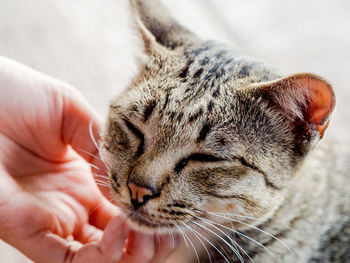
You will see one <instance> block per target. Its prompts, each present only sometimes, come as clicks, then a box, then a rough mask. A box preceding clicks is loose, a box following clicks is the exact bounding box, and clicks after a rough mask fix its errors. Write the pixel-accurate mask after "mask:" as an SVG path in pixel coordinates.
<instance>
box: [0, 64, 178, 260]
mask: <svg viewBox="0 0 350 263" xmlns="http://www.w3.org/2000/svg"><path fill="white" fill-rule="evenodd" d="M0 106H1V107H0V215H1V216H0V237H1V238H2V239H4V240H5V241H6V242H8V243H10V244H12V245H13V246H15V247H16V248H17V249H19V250H20V251H22V252H23V253H25V254H26V255H27V256H29V257H30V258H31V259H34V260H35V261H36V262H74V263H80V262H84V263H85V262H91V261H92V262H115V261H118V262H140V261H143V262H148V261H150V260H152V262H160V261H162V260H163V259H164V258H165V257H166V256H167V255H168V254H169V253H170V251H171V250H172V248H171V247H170V246H169V241H168V240H167V241H165V242H163V244H162V245H161V247H159V252H158V253H157V254H156V255H154V254H153V253H154V251H155V249H156V246H155V245H154V242H153V237H152V236H148V235H142V234H138V235H136V234H135V235H134V236H132V235H131V238H130V237H129V238H128V240H129V241H128V242H127V243H126V244H125V237H126V236H125V235H123V233H124V234H127V231H128V228H127V227H126V225H125V220H122V219H121V218H120V217H116V218H114V220H112V221H111V223H109V224H108V222H109V221H110V220H111V219H112V218H113V217H115V216H116V211H115V207H114V206H113V205H112V204H111V203H109V202H108V201H107V200H106V199H105V198H104V197H103V195H102V194H101V192H100V191H99V189H98V187H97V186H96V184H95V182H94V179H93V176H92V173H91V169H90V167H89V165H88V162H86V160H87V161H89V162H90V161H91V159H92V158H91V155H93V154H96V152H97V149H96V147H95V146H94V144H93V143H92V140H91V137H90V132H89V130H90V129H89V128H90V124H91V131H92V134H94V136H97V135H98V130H99V127H100V125H99V120H98V117H97V116H96V114H94V113H93V111H92V110H91V109H90V107H89V106H88V105H87V103H86V102H85V100H84V98H83V97H82V96H81V95H80V94H78V93H77V92H76V90H75V89H74V88H72V87H69V86H67V85H66V84H63V83H61V82H58V81H56V80H53V79H51V78H49V77H47V76H44V75H42V74H40V73H38V72H35V71H33V70H30V69H28V68H25V67H23V66H21V65H19V64H16V63H14V62H12V61H9V60H7V59H4V58H0ZM83 158H85V160H84V159H83ZM94 165H95V166H94V167H97V168H98V169H101V170H103V169H104V166H103V165H102V164H101V163H96V162H95V163H94ZM107 224H108V226H107ZM103 230H104V231H103ZM91 241H98V242H91ZM87 243H88V244H87ZM84 244H86V245H84ZM124 246H125V249H126V250H125V251H126V252H125V253H123V248H124ZM146 259H147V260H146ZM119 260H120V261H119Z"/></svg>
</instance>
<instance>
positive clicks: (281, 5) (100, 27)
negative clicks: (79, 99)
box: [0, 0, 350, 263]
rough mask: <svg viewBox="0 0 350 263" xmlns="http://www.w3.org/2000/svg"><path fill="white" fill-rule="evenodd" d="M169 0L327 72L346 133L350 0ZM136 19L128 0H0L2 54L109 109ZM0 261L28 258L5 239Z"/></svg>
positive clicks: (273, 57) (227, 33)
mask: <svg viewBox="0 0 350 263" xmlns="http://www.w3.org/2000/svg"><path fill="white" fill-rule="evenodd" d="M163 2H165V4H166V5H167V6H168V7H169V9H170V10H171V12H172V13H173V15H174V16H175V17H177V19H178V20H179V21H181V22H182V24H184V25H186V26H188V27H189V28H190V29H191V30H192V31H194V32H196V33H198V34H199V35H200V36H202V37H203V38H209V39H217V40H220V41H222V42H226V43H229V44H231V45H233V46H237V47H239V48H240V49H241V50H243V51H244V52H245V53H246V54H249V55H250V56H254V57H258V58H261V59H263V60H264V61H266V62H268V63H270V64H271V65H273V66H274V67H275V68H277V69H279V70H280V72H282V73H285V74H290V73H295V72H314V73H317V74H319V75H321V76H323V77H324V78H326V79H328V80H329V81H330V82H331V83H332V84H333V87H334V89H335V93H336V96H337V109H336V112H335V114H334V117H333V122H332V124H331V126H330V128H329V131H328V132H327V136H329V137H334V138H337V139H338V140H344V141H348V139H349V138H350V134H349V133H348V129H349V128H350V106H349V104H350V88H349V84H350V73H348V71H349V70H350V2H349V1H347V0H335V1H327V0H308V1H302V0H298V1H297V0H284V1H279V0H249V1H246V0H176V1H175V0H163ZM130 21H131V20H130V13H129V9H128V1H127V0H99V1H97V0H75V1H71V0H36V1H32V0H1V1H0V55H1V56H6V57H9V58H12V59H14V60H17V61H20V62H22V63H24V64H27V65H29V66H31V67H33V68H35V69H37V70H39V71H42V72H44V73H46V74H49V75H52V76H54V77H56V78H59V79H61V80H63V81H66V82H68V83H70V84H72V85H74V86H75V87H77V88H78V89H80V90H81V91H82V92H83V94H84V95H85V96H86V97H87V99H88V100H89V101H90V103H91V104H92V105H93V106H94V108H95V109H96V110H97V111H98V112H99V113H100V114H101V115H103V116H105V115H106V113H107V110H108V104H109V101H110V100H111V99H112V97H114V96H116V95H117V94H118V93H119V92H120V91H121V90H122V89H123V88H125V86H126V85H127V83H128V81H129V80H130V78H131V76H132V75H133V74H134V73H135V72H136V65H135V56H136V54H137V53H138V52H140V51H141V49H140V40H139V39H138V36H137V34H135V32H134V31H133V30H132V28H131V26H130V25H131V22H130ZM0 114H1V113H0ZM345 143H347V142H345ZM0 216H1V215H0ZM2 262H6V263H17V262H18V263H19V262H21V263H22V262H30V261H28V260H26V259H25V258H24V257H23V256H21V255H20V253H18V252H16V250H15V249H13V248H11V247H9V246H8V245H6V244H3V243H0V263H2Z"/></svg>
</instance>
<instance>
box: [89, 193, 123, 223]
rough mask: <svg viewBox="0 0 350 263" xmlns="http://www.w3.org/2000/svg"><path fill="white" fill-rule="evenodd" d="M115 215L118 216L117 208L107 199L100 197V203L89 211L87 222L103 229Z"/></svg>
mask: <svg viewBox="0 0 350 263" xmlns="http://www.w3.org/2000/svg"><path fill="white" fill-rule="evenodd" d="M116 216H120V212H119V209H118V208H117V207H116V206H115V205H113V204H112V203H110V202H109V201H108V200H107V199H105V198H102V201H101V203H100V204H98V206H97V207H95V208H94V209H93V210H92V211H91V212H90V218H89V223H90V224H91V225H93V226H95V227H97V228H99V229H102V230H103V229H105V227H106V226H107V224H108V223H109V222H110V221H111V219H112V218H114V217H116Z"/></svg>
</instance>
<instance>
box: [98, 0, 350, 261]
mask: <svg viewBox="0 0 350 263" xmlns="http://www.w3.org/2000/svg"><path fill="white" fill-rule="evenodd" d="M131 6H132V17H133V21H134V24H135V25H136V28H137V32H138V34H139V35H140V37H141V38H142V40H143V43H144V56H142V57H141V56H140V61H141V62H140V65H141V66H140V70H139V72H138V74H137V75H136V76H135V77H134V79H133V80H132V81H131V83H130V85H129V87H128V88H127V89H126V90H125V91H124V92H123V93H122V94H121V95H120V96H118V97H117V98H115V99H114V100H113V101H112V103H111V105H110V112H109V115H108V122H107V126H106V129H105V132H104V140H103V154H104V156H105V159H106V163H107V165H108V167H109V169H110V171H109V173H110V184H111V188H112V189H113V190H112V195H113V197H114V199H115V200H116V203H117V204H118V206H119V207H120V208H121V210H122V212H123V214H124V215H125V216H126V217H127V218H128V222H129V223H130V225H131V226H132V227H134V228H136V229H138V230H140V231H146V232H151V233H164V232H171V231H172V232H176V233H178V234H179V236H180V237H181V235H182V237H183V240H182V244H181V245H180V247H179V248H178V250H177V251H175V253H174V255H173V256H172V257H171V258H170V259H169V260H168V262H197V261H198V262H203V263H204V262H256V263H260V262H264V263H265V262H285V263H289V262H291V263H295V262H300V263H302V262H310V263H311V262H350V220H349V215H350V202H349V201H350V198H349V197H350V186H349V176H348V175H349V168H350V167H349V166H348V165H347V160H348V158H349V152H348V151H349V150H348V148H347V147H346V145H343V146H341V145H339V144H336V143H334V142H332V141H330V140H329V139H323V140H322V142H320V143H319V144H318V142H319V141H320V140H321V139H322V137H323V135H324V131H325V129H326V128H327V126H328V124H329V118H330V115H331V113H332V111H333V109H334V106H335V97H334V94H333V90H332V88H331V86H330V84H329V83H328V82H327V81H326V80H324V79H323V78H321V77H319V76H317V75H314V74H311V73H300V74H294V75H290V76H281V75H280V74H279V73H278V72H277V71H275V70H274V69H272V68H271V67H269V66H268V65H266V64H265V63H263V62H261V61H258V60H255V59H251V58H247V57H246V56H243V55H241V54H240V53H239V52H238V51H235V50H231V48H230V47H227V46H225V45H223V44H220V43H217V42H215V41H206V40H202V39H200V38H199V37H197V36H196V35H195V34H193V33H192V32H190V31H189V30H187V29H186V28H184V27H183V26H181V25H180V24H179V23H177V22H176V21H175V20H174V19H173V18H171V16H169V13H168V11H167V10H166V8H165V7H163V6H162V4H161V3H160V2H159V1H157V0H131ZM327 140H328V141H327ZM316 144H318V145H317V146H316ZM187 237H188V239H190V241H189V240H187ZM185 243H187V246H188V248H186V244H185Z"/></svg>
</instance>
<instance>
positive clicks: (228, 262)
mask: <svg viewBox="0 0 350 263" xmlns="http://www.w3.org/2000/svg"><path fill="white" fill-rule="evenodd" d="M181 223H182V224H183V225H185V223H183V222H181ZM192 231H194V232H195V233H197V234H198V235H199V236H201V237H202V238H203V239H204V240H205V241H207V242H208V244H210V245H211V246H212V247H213V248H214V249H215V250H216V251H217V252H218V253H219V254H220V255H221V256H222V257H223V258H224V259H225V261H226V262H227V263H230V261H229V260H228V259H227V257H225V255H224V254H222V252H221V251H220V250H219V249H218V248H217V247H216V246H215V245H214V244H213V243H212V242H210V241H209V240H208V239H207V238H206V237H205V236H203V235H202V234H201V233H199V232H198V231H196V230H195V229H194V228H192Z"/></svg>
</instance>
